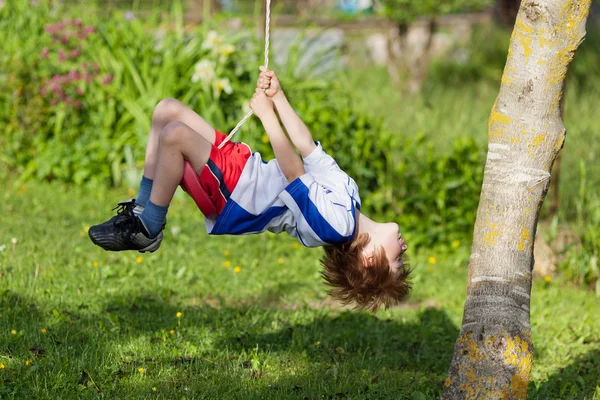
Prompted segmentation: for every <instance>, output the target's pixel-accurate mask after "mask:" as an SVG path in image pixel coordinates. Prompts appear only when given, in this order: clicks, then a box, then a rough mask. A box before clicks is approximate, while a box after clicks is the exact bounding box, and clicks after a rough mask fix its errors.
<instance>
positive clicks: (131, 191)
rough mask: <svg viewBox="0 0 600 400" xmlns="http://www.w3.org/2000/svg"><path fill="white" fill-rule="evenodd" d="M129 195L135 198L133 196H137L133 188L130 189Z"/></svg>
mask: <svg viewBox="0 0 600 400" xmlns="http://www.w3.org/2000/svg"><path fill="white" fill-rule="evenodd" d="M127 193H128V194H129V195H130V196H133V195H134V194H135V190H133V189H132V188H129V190H128V191H127Z"/></svg>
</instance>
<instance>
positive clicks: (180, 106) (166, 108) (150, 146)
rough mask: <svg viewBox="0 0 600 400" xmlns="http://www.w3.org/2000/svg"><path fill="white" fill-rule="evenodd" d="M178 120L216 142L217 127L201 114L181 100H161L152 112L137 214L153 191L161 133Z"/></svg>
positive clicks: (137, 202) (210, 140)
mask: <svg viewBox="0 0 600 400" xmlns="http://www.w3.org/2000/svg"><path fill="white" fill-rule="evenodd" d="M176 121H180V122H183V123H184V124H186V125H187V126H189V127H190V128H192V129H193V130H194V131H196V132H197V133H198V134H200V135H201V136H202V137H204V138H205V139H206V140H208V141H209V142H210V143H214V142H215V129H214V128H213V127H212V126H211V125H210V124H209V123H207V122H206V121H205V120H204V119H203V118H202V117H200V115H198V114H197V113H196V112H194V111H193V110H192V109H191V108H189V107H188V106H187V105H185V104H184V103H182V102H180V101H179V100H176V99H172V98H167V99H163V100H161V101H160V102H159V103H158V104H157V105H156V107H155V108H154V112H153V113H152V126H151V127H150V134H149V136H148V143H147V145H146V159H145V162H144V176H143V177H142V181H141V182H140V190H139V192H138V195H137V197H136V200H135V203H136V204H138V205H139V206H141V207H135V208H134V212H135V213H136V214H140V213H141V211H142V209H143V207H146V204H147V203H148V199H149V198H150V193H151V192H152V186H153V184H154V177H155V175H156V163H157V162H158V146H159V142H160V134H161V132H162V131H163V129H164V128H165V127H166V126H167V125H168V124H169V123H171V122H176Z"/></svg>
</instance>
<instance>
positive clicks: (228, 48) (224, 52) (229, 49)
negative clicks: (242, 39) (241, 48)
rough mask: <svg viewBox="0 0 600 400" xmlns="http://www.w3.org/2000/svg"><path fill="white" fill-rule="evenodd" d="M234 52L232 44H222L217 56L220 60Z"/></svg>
mask: <svg viewBox="0 0 600 400" xmlns="http://www.w3.org/2000/svg"><path fill="white" fill-rule="evenodd" d="M234 52H235V46H234V45H232V44H224V45H223V46H221V47H219V54H220V55H221V56H222V58H227V57H228V56H230V55H231V54H233V53H234Z"/></svg>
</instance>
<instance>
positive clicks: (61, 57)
mask: <svg viewBox="0 0 600 400" xmlns="http://www.w3.org/2000/svg"><path fill="white" fill-rule="evenodd" d="M66 59H67V55H66V54H65V51H64V50H63V49H58V61H60V62H63V61H65V60H66Z"/></svg>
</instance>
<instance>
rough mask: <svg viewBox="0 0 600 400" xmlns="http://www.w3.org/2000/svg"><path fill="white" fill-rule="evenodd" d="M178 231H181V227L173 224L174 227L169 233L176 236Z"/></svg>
mask: <svg viewBox="0 0 600 400" xmlns="http://www.w3.org/2000/svg"><path fill="white" fill-rule="evenodd" d="M179 232H181V227H179V226H174V227H172V228H171V234H172V235H173V236H177V235H178V234H179Z"/></svg>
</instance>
